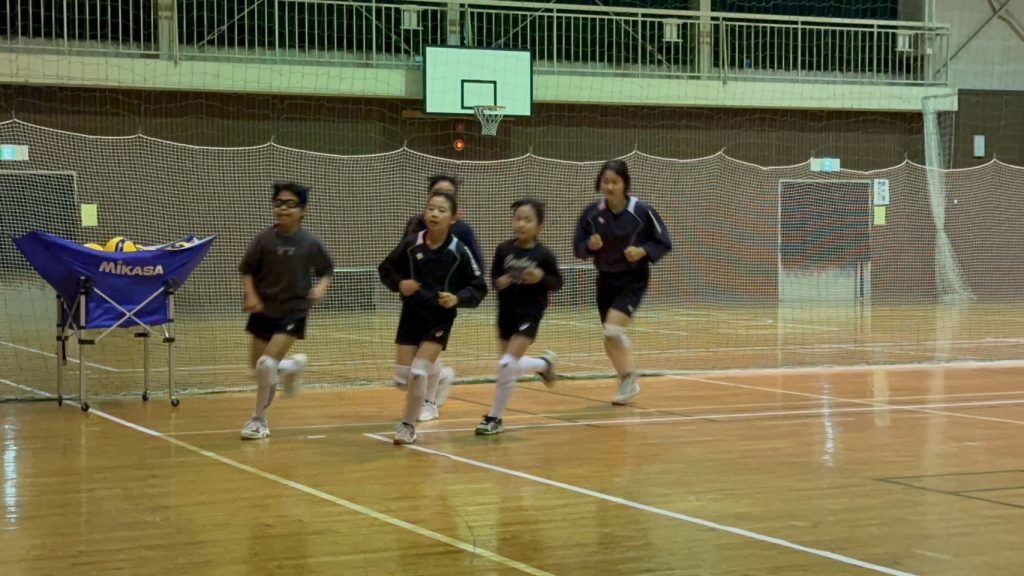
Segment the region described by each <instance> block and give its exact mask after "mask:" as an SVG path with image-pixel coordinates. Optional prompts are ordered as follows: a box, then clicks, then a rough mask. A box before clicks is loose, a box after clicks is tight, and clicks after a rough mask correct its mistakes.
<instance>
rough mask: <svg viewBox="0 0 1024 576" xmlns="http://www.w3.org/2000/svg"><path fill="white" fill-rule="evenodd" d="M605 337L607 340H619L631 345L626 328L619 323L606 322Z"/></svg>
mask: <svg viewBox="0 0 1024 576" xmlns="http://www.w3.org/2000/svg"><path fill="white" fill-rule="evenodd" d="M604 337H605V339H607V340H613V341H615V342H618V343H619V344H621V345H622V346H629V336H626V328H625V327H624V326H619V325H617V324H604Z"/></svg>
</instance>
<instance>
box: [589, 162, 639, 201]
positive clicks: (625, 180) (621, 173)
mask: <svg viewBox="0 0 1024 576" xmlns="http://www.w3.org/2000/svg"><path fill="white" fill-rule="evenodd" d="M608 170H611V171H612V172H614V173H615V175H616V176H618V177H619V178H622V184H623V185H624V186H625V193H626V194H629V185H630V178H629V166H627V165H626V161H625V160H609V161H607V162H605V163H604V165H603V166H601V171H600V172H598V173H597V180H594V190H595V191H600V190H601V176H604V173H605V172H607V171H608Z"/></svg>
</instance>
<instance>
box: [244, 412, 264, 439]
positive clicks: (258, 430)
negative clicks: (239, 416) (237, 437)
mask: <svg viewBox="0 0 1024 576" xmlns="http://www.w3.org/2000/svg"><path fill="white" fill-rule="evenodd" d="M267 436H270V426H267V421H266V420H264V419H262V418H257V417H255V416H253V417H252V418H249V421H248V422H246V423H245V426H242V440H259V439H261V438H266V437H267Z"/></svg>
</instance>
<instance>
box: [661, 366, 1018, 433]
mask: <svg viewBox="0 0 1024 576" xmlns="http://www.w3.org/2000/svg"><path fill="white" fill-rule="evenodd" d="M669 377H670V378H678V379H680V380H692V381H694V382H704V383H707V384H717V385H719V386H731V387H735V388H746V389H749V390H761V391H764V392H773V393H775V394H789V395H792V396H803V397H805V398H819V399H821V400H831V401H833V402H851V403H853V404H864V405H866V406H873V407H875V408H897V409H902V410H911V411H914V412H924V413H926V414H935V415H938V416H954V417H956V418H969V419H971V420H985V421H988V422H1002V423H1004V424H1024V420H1010V419H1009V418H994V417H992V416H977V415H975V414H961V413H959V412H944V411H942V410H934V408H962V407H963V406H957V405H955V404H930V405H929V404H925V405H921V406H898V405H897V406H891V405H889V404H884V403H881V402H871V401H867V400H848V399H845V398H840V397H838V396H826V395H823V394H812V393H809V392H797V391H794V390H780V389H778V388H767V387H764V386H752V385H750V384H736V383H733V382H722V381H720V380H709V379H707V378H695V377H692V376H675V375H669ZM1019 403H1021V402H1019V401H1017V400H993V401H991V402H978V403H976V404H972V405H977V406H980V405H989V404H991V405H999V404H1019Z"/></svg>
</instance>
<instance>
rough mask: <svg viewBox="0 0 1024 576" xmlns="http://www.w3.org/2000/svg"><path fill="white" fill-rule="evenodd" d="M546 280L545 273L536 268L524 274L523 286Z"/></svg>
mask: <svg viewBox="0 0 1024 576" xmlns="http://www.w3.org/2000/svg"><path fill="white" fill-rule="evenodd" d="M543 279H544V271H543V270H541V269H540V268H538V267H537V266H534V267H533V268H527V269H526V271H525V272H523V284H536V283H537V282H540V281H541V280H543Z"/></svg>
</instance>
